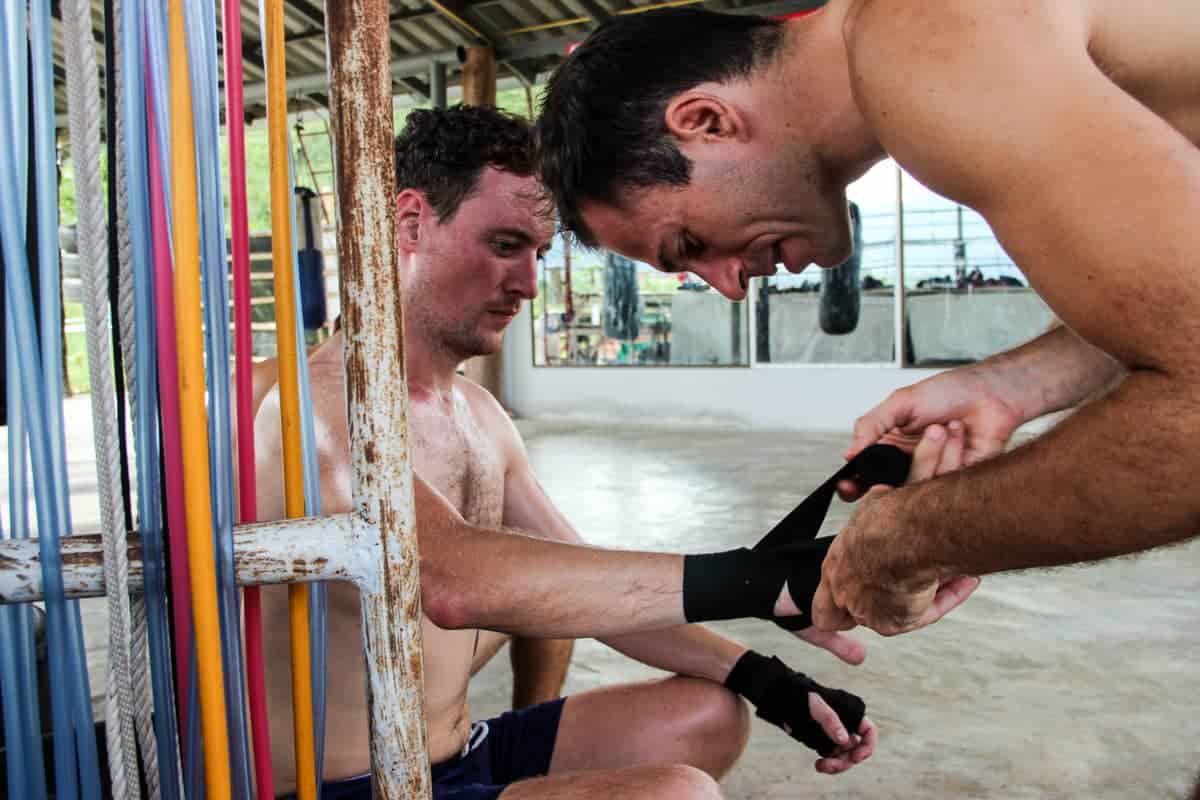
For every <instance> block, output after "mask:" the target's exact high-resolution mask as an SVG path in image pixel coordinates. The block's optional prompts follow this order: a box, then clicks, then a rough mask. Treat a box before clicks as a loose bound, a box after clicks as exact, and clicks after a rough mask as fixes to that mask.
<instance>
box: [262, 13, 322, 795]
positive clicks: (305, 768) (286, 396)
mask: <svg viewBox="0 0 1200 800" xmlns="http://www.w3.org/2000/svg"><path fill="white" fill-rule="evenodd" d="M266 12H267V13H266V25H267V29H266V31H265V34H266V40H267V127H268V140H267V141H268V145H269V153H270V157H271V261H272V262H273V264H272V266H273V268H274V273H275V331H276V347H277V349H278V353H279V405H280V426H281V432H280V435H281V436H282V438H283V482H284V500H285V505H286V509H287V515H288V517H289V518H293V517H303V516H304V472H303V469H302V459H301V451H300V407H299V406H300V389H299V358H300V357H301V355H300V354H299V353H298V352H297V344H296V294H295V287H294V286H293V285H292V269H291V266H292V258H293V256H292V211H291V204H290V202H289V200H290V195H291V187H290V185H289V184H290V179H289V176H288V139H287V86H286V84H285V82H286V66H285V61H284V42H283V1H282V0H267V3H266ZM288 617H289V620H290V622H291V634H292V636H291V645H292V721H293V734H294V736H295V748H296V750H295V752H296V796H297V797H298V798H299V800H316V796H317V767H316V755H315V753H316V747H315V741H316V737H315V735H314V733H313V691H312V662H311V661H310V652H311V651H310V649H309V630H308V586H306V585H304V584H293V585H291V586H289V587H288Z"/></svg>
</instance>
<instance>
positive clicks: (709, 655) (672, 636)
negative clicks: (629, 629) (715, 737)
mask: <svg viewBox="0 0 1200 800" xmlns="http://www.w3.org/2000/svg"><path fill="white" fill-rule="evenodd" d="M602 641H603V642H604V643H605V644H607V645H608V646H609V647H611V648H613V649H614V650H617V651H619V652H621V653H624V654H625V655H627V656H629V657H630V658H632V659H635V660H637V661H640V662H642V663H643V664H648V665H649V666H651V667H657V668H658V669H664V670H667V671H668V672H675V673H678V674H680V675H690V676H692V677H695V678H707V679H709V680H710V681H716V682H717V683H724V681H725V678H726V677H727V676H728V675H729V671H730V670H731V669H733V665H734V664H736V663H737V660H738V659H739V658H741V657H742V654H743V653H745V652H746V649H747V648H746V647H745V646H744V645H740V644H738V643H737V642H734V641H731V640H729V639H726V638H725V637H724V636H721V635H719V634H717V633H714V632H713V631H711V630H709V629H707V628H705V627H704V626H703V625H676V626H674V627H671V628H664V629H662V630H658V631H650V632H647V633H633V634H628V635H625V636H606V637H604V638H603V639H602Z"/></svg>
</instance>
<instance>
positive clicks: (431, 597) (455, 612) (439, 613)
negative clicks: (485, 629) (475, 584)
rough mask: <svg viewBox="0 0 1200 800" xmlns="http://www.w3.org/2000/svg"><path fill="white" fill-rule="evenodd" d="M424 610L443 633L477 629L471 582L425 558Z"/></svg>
mask: <svg viewBox="0 0 1200 800" xmlns="http://www.w3.org/2000/svg"><path fill="white" fill-rule="evenodd" d="M421 607H422V610H423V611H424V612H425V616H426V617H428V618H429V621H430V622H432V623H433V624H434V625H437V626H438V627H439V628H442V629H444V630H461V629H463V628H475V627H478V625H477V623H476V620H477V618H478V613H477V607H478V604H477V603H475V602H474V598H473V596H472V591H471V587H470V582H469V581H466V580H463V579H462V578H461V577H459V576H456V575H454V574H453V573H452V572H449V571H447V570H444V569H440V568H439V567H438V566H437V565H436V564H432V563H430V561H429V559H426V558H422V559H421Z"/></svg>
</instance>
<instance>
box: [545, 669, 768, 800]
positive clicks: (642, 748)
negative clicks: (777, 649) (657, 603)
mask: <svg viewBox="0 0 1200 800" xmlns="http://www.w3.org/2000/svg"><path fill="white" fill-rule="evenodd" d="M749 736H750V714H749V711H748V710H747V708H746V705H745V703H743V702H742V701H741V700H740V699H739V698H738V697H737V696H736V695H734V694H733V693H732V692H730V691H729V690H728V689H726V688H725V687H723V686H721V685H720V684H717V683H713V682H712V681H706V680H702V679H700V678H685V677H681V676H675V677H672V678H664V679H661V680H655V681H648V682H646V683H634V684H624V685H621V686H611V687H606V688H603V689H596V690H594V691H590V692H584V693H582V694H577V695H572V696H571V697H569V698H567V701H566V704H565V705H564V706H563V711H562V719H561V721H560V722H559V726H558V735H557V738H556V739H555V743H554V754H553V756H552V758H551V761H550V773H549V774H550V776H551V777H554V776H556V775H562V774H565V773H572V772H579V771H584V770H619V769H623V768H626V767H640V766H650V765H669V764H676V765H679V764H685V765H688V766H691V767H695V768H697V769H700V770H703V771H704V772H706V773H708V774H709V775H711V776H712V777H714V778H716V779H718V780H720V778H721V777H722V776H723V775H724V774H725V773H726V772H728V771H729V769H730V768H731V767H732V766H733V764H734V762H736V761H737V759H738V757H739V756H741V754H742V751H743V750H744V749H745V748H746V741H747V739H748V738H749ZM614 796H617V795H614Z"/></svg>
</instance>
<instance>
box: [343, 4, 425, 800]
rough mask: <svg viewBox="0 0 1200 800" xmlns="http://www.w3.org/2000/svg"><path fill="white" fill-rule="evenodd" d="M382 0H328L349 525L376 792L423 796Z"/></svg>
mask: <svg viewBox="0 0 1200 800" xmlns="http://www.w3.org/2000/svg"><path fill="white" fill-rule="evenodd" d="M388 5H389V4H388V0H343V1H342V2H337V3H327V4H326V5H325V14H326V31H327V36H328V48H327V53H328V59H329V83H330V90H331V91H330V104H329V108H330V119H331V120H332V123H333V129H332V133H333V143H334V168H335V172H336V176H337V184H336V185H337V200H338V203H337V208H338V262H339V266H340V269H341V295H342V314H343V317H342V319H343V324H344V326H345V336H346V345H345V357H346V391H347V400H348V403H349V424H350V463H351V467H352V468H353V478H352V481H353V483H352V488H353V493H354V508H353V521H354V522H353V524H354V525H356V526H360V527H364V528H373V529H376V530H377V531H378V534H377V536H378V537H379V538H380V539H381V543H382V548H381V557H382V559H383V564H382V569H381V570H380V572H379V576H380V579H381V581H382V582H383V583H382V586H381V587H379V588H380V590H381V591H374V592H370V593H367V592H363V594H362V624H363V643H364V645H365V649H366V657H367V658H366V660H367V680H368V688H367V699H368V706H369V708H370V710H371V772H372V775H373V781H374V787H373V789H374V797H375V798H378V799H379V800H402V798H403V800H410V798H428V797H429V796H430V778H429V757H428V752H427V747H426V730H425V713H424V702H423V697H422V677H421V676H422V659H421V584H420V575H419V569H418V568H419V560H418V557H417V539H416V515H415V513H414V509H413V494H412V467H411V464H410V462H409V446H408V430H407V427H406V418H407V408H408V391H407V387H406V384H405V379H404V343H403V324H402V303H401V300H402V298H401V293H400V283H399V273H398V268H399V261H398V252H397V248H396V230H395V222H394V196H395V190H394V187H393V184H394V183H395V155H394V152H393V150H392V147H393V144H392V96H391V86H392V80H391V71H390V69H389V66H390V63H391V46H390V42H389V39H388V30H389V27H390V24H389V22H388V11H389V9H388Z"/></svg>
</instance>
